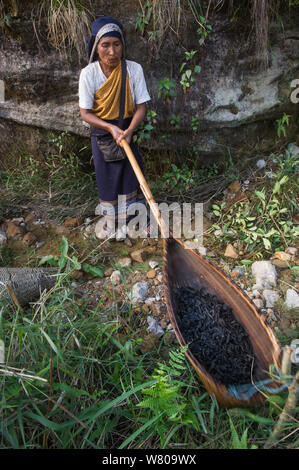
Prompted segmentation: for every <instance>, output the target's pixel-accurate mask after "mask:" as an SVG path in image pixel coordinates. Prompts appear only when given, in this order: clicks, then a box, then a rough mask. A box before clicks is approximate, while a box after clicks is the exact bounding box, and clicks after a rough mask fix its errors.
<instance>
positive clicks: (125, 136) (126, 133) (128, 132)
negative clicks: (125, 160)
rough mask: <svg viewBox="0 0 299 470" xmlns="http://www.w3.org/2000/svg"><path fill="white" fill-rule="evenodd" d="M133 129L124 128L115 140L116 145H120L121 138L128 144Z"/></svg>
mask: <svg viewBox="0 0 299 470" xmlns="http://www.w3.org/2000/svg"><path fill="white" fill-rule="evenodd" d="M133 133H134V131H133V130H132V129H126V130H125V131H124V132H123V134H122V135H121V136H119V138H118V139H117V140H116V143H117V145H120V143H121V141H122V139H126V141H127V142H128V144H129V143H130V142H131V139H132V135H133Z"/></svg>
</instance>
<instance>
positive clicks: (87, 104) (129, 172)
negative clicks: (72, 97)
mask: <svg viewBox="0 0 299 470" xmlns="http://www.w3.org/2000/svg"><path fill="white" fill-rule="evenodd" d="M88 55H89V64H88V65H87V67H85V68H84V69H83V70H82V71H81V74H80V80H79V106H80V114H81V117H82V119H83V121H85V122H87V123H88V124H89V125H90V131H91V133H90V134H91V144H92V155H93V161H94V165H95V171H96V181H97V187H98V194H99V202H100V208H101V211H102V213H103V214H104V215H105V219H106V226H105V227H104V230H103V232H104V233H103V236H104V237H107V238H111V237H112V236H113V234H114V233H115V222H116V219H118V225H122V224H124V223H126V222H127V221H128V218H127V217H126V211H127V210H128V208H129V206H130V205H131V204H133V203H135V202H137V201H138V202H139V201H142V202H143V203H145V201H144V197H143V195H142V193H141V190H140V186H139V183H138V180H137V178H136V176H135V174H134V172H133V169H132V167H131V165H130V162H129V160H128V159H127V158H126V157H125V156H124V157H125V158H123V159H122V160H118V161H112V162H109V161H105V159H104V156H105V155H104V154H103V150H102V146H103V142H104V143H105V142H106V141H107V140H109V137H110V136H112V138H113V139H114V141H115V142H116V144H117V145H118V146H120V142H121V140H122V139H123V138H125V139H126V140H127V142H128V143H130V144H131V149H132V151H133V153H134V155H135V158H136V160H137V162H138V164H139V165H140V167H141V170H142V161H141V156H140V154H139V151H138V147H137V144H136V143H135V142H133V139H132V137H133V134H134V131H135V129H136V128H137V127H138V126H139V124H140V123H141V122H142V121H143V119H144V117H145V113H146V102H147V101H149V100H150V96H149V94H148V91H147V87H146V83H145V79H144V75H143V70H142V67H141V65H139V64H137V63H136V62H133V61H129V60H125V59H124V55H125V41H124V31H123V27H122V25H121V24H120V23H119V22H118V21H117V20H115V19H114V18H111V17H107V16H103V17H100V18H98V19H97V20H96V21H94V22H93V24H92V31H91V37H90V39H89V41H88ZM122 74H123V80H122ZM122 87H123V90H125V93H124V92H123V93H122V92H121V89H122ZM122 94H123V95H124V96H125V98H124V96H123V98H122V99H121V95H122ZM122 100H123V108H124V109H123V121H122V122H121V121H120V120H119V118H120V103H121V101H122ZM112 145H114V143H113V142H112ZM114 146H115V145H114ZM119 148H120V147H119ZM105 158H106V157H105ZM119 196H122V201H123V200H125V204H119Z"/></svg>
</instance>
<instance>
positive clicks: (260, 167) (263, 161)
mask: <svg viewBox="0 0 299 470" xmlns="http://www.w3.org/2000/svg"><path fill="white" fill-rule="evenodd" d="M256 166H257V168H258V169H259V170H261V169H262V168H265V166H266V162H265V160H264V159H263V158H262V159H260V160H258V161H257V162H256Z"/></svg>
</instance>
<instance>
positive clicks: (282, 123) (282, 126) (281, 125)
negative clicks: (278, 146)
mask: <svg viewBox="0 0 299 470" xmlns="http://www.w3.org/2000/svg"><path fill="white" fill-rule="evenodd" d="M290 117H291V116H290V115H289V114H286V113H283V116H282V118H281V119H277V120H276V121H275V122H276V123H277V136H278V137H280V135H281V133H282V134H283V135H284V137H286V126H288V125H289V118H290Z"/></svg>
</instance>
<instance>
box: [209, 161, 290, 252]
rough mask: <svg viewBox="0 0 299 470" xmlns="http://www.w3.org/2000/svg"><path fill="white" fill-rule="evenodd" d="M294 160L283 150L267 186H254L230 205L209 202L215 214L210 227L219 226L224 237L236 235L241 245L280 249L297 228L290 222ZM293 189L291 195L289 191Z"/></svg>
mask: <svg viewBox="0 0 299 470" xmlns="http://www.w3.org/2000/svg"><path fill="white" fill-rule="evenodd" d="M297 164H298V160H297V159H296V158H295V156H292V155H290V154H289V153H288V152H286V157H285V158H283V157H282V158H281V159H280V162H279V167H280V169H279V171H277V173H276V174H275V178H272V179H270V183H269V185H270V188H269V187H266V186H264V187H262V188H260V189H256V190H255V191H254V193H253V194H252V195H251V197H250V198H249V199H248V200H247V201H240V202H239V203H237V204H235V205H233V206H232V207H231V208H230V209H227V208H226V203H222V204H221V206H219V205H217V204H213V205H212V210H213V213H214V215H215V216H216V218H217V222H216V224H214V225H213V230H215V229H217V230H219V229H220V230H222V238H223V239H225V240H232V239H238V240H239V241H240V243H241V245H242V247H243V248H245V249H246V250H249V251H252V250H257V251H261V250H262V249H266V250H267V251H269V252H271V251H273V250H277V249H284V247H286V246H288V245H289V244H290V243H291V242H293V241H294V240H295V238H296V235H297V233H298V229H297V227H296V226H294V224H293V223H292V220H291V219H292V214H293V213H294V212H295V210H296V186H298V183H297V178H296V175H295V171H294V170H295V167H296V165H297ZM291 192H292V193H293V196H292V194H291Z"/></svg>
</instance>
